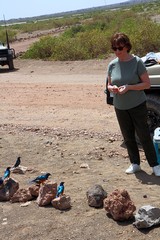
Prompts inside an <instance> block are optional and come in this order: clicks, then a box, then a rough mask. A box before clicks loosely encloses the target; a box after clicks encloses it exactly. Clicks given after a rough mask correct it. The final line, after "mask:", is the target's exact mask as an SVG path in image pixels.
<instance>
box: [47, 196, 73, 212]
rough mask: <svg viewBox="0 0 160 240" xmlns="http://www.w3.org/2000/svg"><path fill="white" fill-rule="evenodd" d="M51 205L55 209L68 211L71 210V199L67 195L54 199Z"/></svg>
mask: <svg viewBox="0 0 160 240" xmlns="http://www.w3.org/2000/svg"><path fill="white" fill-rule="evenodd" d="M51 204H52V206H53V207H54V208H56V209H59V210H66V209H70V208H71V198H70V196H66V195H65V194H64V195H62V196H60V197H57V198H55V199H53V200H52V201H51Z"/></svg>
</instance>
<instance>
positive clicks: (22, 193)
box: [10, 188, 33, 203]
mask: <svg viewBox="0 0 160 240" xmlns="http://www.w3.org/2000/svg"><path fill="white" fill-rule="evenodd" d="M32 199H33V196H32V195H31V193H30V191H29V190H28V189H23V188H22V189H18V190H17V192H16V193H15V194H14V195H13V197H11V200H10V201H11V202H12V203H15V202H27V201H29V200H32Z"/></svg>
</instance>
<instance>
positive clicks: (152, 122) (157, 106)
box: [135, 94, 160, 145]
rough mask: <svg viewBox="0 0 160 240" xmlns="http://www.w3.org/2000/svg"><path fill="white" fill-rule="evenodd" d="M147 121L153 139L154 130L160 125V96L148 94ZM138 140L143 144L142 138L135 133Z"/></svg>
mask: <svg viewBox="0 0 160 240" xmlns="http://www.w3.org/2000/svg"><path fill="white" fill-rule="evenodd" d="M147 110H148V116H147V121H148V125H149V130H150V135H151V138H152V139H153V135H154V130H155V129H156V128H157V127H160V96H158V95H154V94H147ZM135 137H136V141H137V143H138V144H139V145H141V143H140V140H139V138H138V136H137V134H136V133H135Z"/></svg>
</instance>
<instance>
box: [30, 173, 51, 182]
mask: <svg viewBox="0 0 160 240" xmlns="http://www.w3.org/2000/svg"><path fill="white" fill-rule="evenodd" d="M50 175H51V174H50V173H46V174H43V175H40V176H38V177H36V178H35V179H33V180H31V181H30V183H36V184H39V185H40V184H41V183H42V184H43V183H44V182H45V181H46V180H47V179H48V177H49V176H50Z"/></svg>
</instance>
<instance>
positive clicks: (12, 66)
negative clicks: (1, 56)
mask: <svg viewBox="0 0 160 240" xmlns="http://www.w3.org/2000/svg"><path fill="white" fill-rule="evenodd" d="M8 66H9V70H13V69H14V64H13V59H10V60H9V61H8Z"/></svg>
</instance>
